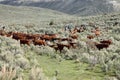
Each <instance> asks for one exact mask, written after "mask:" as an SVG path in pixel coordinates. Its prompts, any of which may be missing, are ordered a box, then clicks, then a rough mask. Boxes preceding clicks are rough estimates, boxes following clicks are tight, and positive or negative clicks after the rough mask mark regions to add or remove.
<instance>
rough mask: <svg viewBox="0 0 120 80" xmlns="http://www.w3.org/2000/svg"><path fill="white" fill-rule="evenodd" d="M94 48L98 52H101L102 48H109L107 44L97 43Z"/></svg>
mask: <svg viewBox="0 0 120 80" xmlns="http://www.w3.org/2000/svg"><path fill="white" fill-rule="evenodd" d="M95 46H96V48H97V49H98V50H101V49H103V48H106V49H107V48H108V47H109V44H108V43H98V44H95Z"/></svg>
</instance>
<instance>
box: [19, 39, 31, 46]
mask: <svg viewBox="0 0 120 80" xmlns="http://www.w3.org/2000/svg"><path fill="white" fill-rule="evenodd" d="M31 43H32V40H28V39H20V44H27V45H30V44H31Z"/></svg>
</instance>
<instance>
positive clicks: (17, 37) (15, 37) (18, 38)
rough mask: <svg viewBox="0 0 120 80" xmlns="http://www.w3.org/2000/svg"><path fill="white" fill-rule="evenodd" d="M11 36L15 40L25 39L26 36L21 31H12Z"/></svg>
mask: <svg viewBox="0 0 120 80" xmlns="http://www.w3.org/2000/svg"><path fill="white" fill-rule="evenodd" d="M12 38H13V39H15V40H20V39H26V36H25V35H24V34H21V33H13V35H12Z"/></svg>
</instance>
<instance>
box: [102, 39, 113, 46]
mask: <svg viewBox="0 0 120 80" xmlns="http://www.w3.org/2000/svg"><path fill="white" fill-rule="evenodd" d="M100 43H108V44H109V45H110V44H112V40H102V41H100Z"/></svg>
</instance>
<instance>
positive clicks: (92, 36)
mask: <svg viewBox="0 0 120 80" xmlns="http://www.w3.org/2000/svg"><path fill="white" fill-rule="evenodd" d="M94 37H95V36H94V35H88V36H87V38H88V39H93V38H94Z"/></svg>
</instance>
